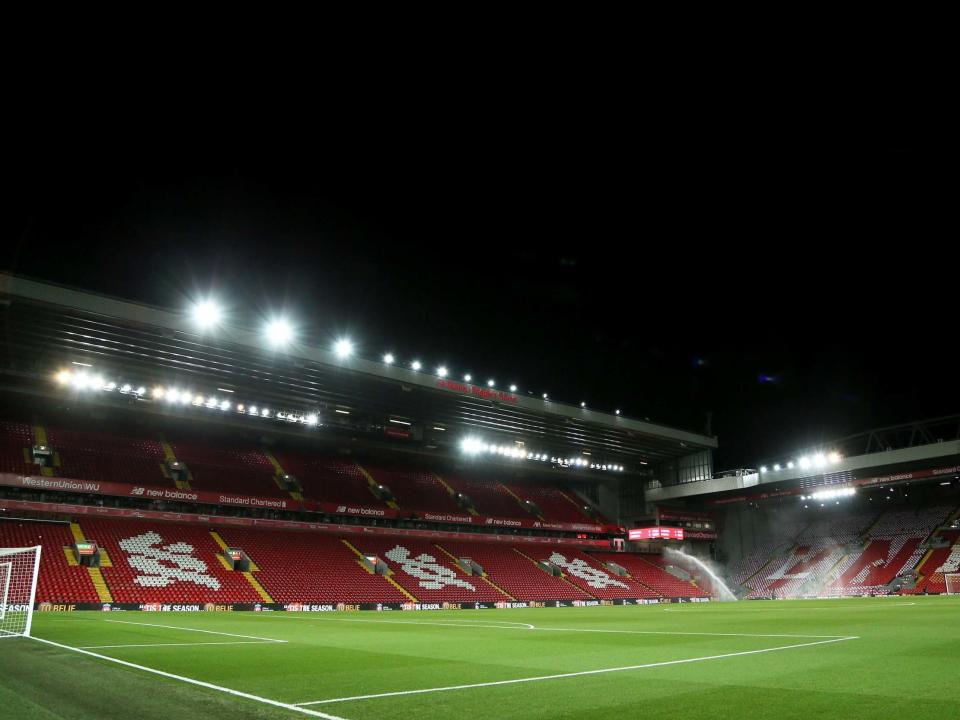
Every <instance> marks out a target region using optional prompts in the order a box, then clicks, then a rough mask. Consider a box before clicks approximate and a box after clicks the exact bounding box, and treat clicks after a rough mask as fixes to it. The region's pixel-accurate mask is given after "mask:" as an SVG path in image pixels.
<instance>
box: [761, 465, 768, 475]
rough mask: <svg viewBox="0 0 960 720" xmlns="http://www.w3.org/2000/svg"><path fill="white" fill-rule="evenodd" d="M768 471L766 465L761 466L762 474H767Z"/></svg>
mask: <svg viewBox="0 0 960 720" xmlns="http://www.w3.org/2000/svg"><path fill="white" fill-rule="evenodd" d="M766 471H767V466H766V465H761V466H760V472H762V473H765V472H766Z"/></svg>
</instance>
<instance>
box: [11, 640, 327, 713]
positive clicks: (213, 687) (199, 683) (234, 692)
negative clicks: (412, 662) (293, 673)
mask: <svg viewBox="0 0 960 720" xmlns="http://www.w3.org/2000/svg"><path fill="white" fill-rule="evenodd" d="M133 624H134V625H136V624H137V623H133ZM30 639H31V640H36V641H37V642H41V643H45V644H47V645H53V646H54V647H58V648H62V649H64V650H72V651H73V652H78V653H80V654H81V655H89V656H90V657H95V658H98V659H100V660H106V661H107V662H112V663H116V664H117V665H123V666H124V667H128V668H133V669H134V670H141V671H143V672H147V673H152V674H153V675H160V676H161V677H165V678H170V679H171V680H179V681H180V682H185V683H189V684H190V685H197V686H199V687H202V688H207V689H208V690H217V691H218V692H222V693H227V694H228V695H233V696H235V697H240V698H244V699H245V700H253V701H255V702H259V703H263V704H264V705H272V706H273V707H278V708H283V709H284V710H292V711H294V712H298V713H301V714H303V715H310V716H311V717H318V718H323V719H324V720H346V719H345V718H342V717H340V716H338V715H328V714H327V713H323V712H320V711H319V710H310V709H308V708H302V707H298V706H296V705H291V704H289V703H284V702H280V701H279V700H271V699H270V698H265V697H260V696H259V695H251V694H250V693H245V692H241V691H240V690H233V689H231V688H227V687H223V686H221V685H214V684H213V683H208V682H204V681H203V680H194V679H193V678H189V677H185V676H183V675H174V674H173V673H168V672H164V671H163V670H157V669H155V668H151V667H147V666H145V665H137V664H136V663H132V662H127V661H126V660H120V659H118V658H113V657H110V656H109V655H101V654H99V653H95V652H90V651H89V650H83V649H81V648H76V647H71V646H70V645H63V644H61V643H58V642H53V640H44V639H43V638H38V637H33V636H30Z"/></svg>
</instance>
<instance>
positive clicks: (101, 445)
mask: <svg viewBox="0 0 960 720" xmlns="http://www.w3.org/2000/svg"><path fill="white" fill-rule="evenodd" d="M47 439H48V440H49V441H50V445H51V446H52V447H53V448H54V449H55V450H56V451H57V453H58V454H59V456H60V467H58V468H56V474H57V475H59V476H61V477H68V478H79V479H82V480H98V481H100V482H121V483H129V484H131V485H168V484H170V480H168V479H166V478H165V477H164V476H163V472H162V471H161V464H162V463H163V448H162V447H161V446H160V443H159V442H157V441H156V440H150V439H147V438H142V437H127V436H124V435H119V434H116V433H101V432H96V431H91V430H72V429H66V428H59V427H49V428H47Z"/></svg>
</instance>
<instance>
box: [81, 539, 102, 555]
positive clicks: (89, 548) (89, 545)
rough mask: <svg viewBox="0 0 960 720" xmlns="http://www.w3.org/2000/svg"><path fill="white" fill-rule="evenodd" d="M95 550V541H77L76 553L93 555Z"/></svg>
mask: <svg viewBox="0 0 960 720" xmlns="http://www.w3.org/2000/svg"><path fill="white" fill-rule="evenodd" d="M96 552H97V544H96V543H95V542H78V543H77V555H94V554H96Z"/></svg>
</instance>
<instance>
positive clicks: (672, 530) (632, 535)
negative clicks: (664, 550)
mask: <svg viewBox="0 0 960 720" xmlns="http://www.w3.org/2000/svg"><path fill="white" fill-rule="evenodd" d="M627 539H628V540H683V528H678V527H647V528H634V529H632V530H628V531H627Z"/></svg>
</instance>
